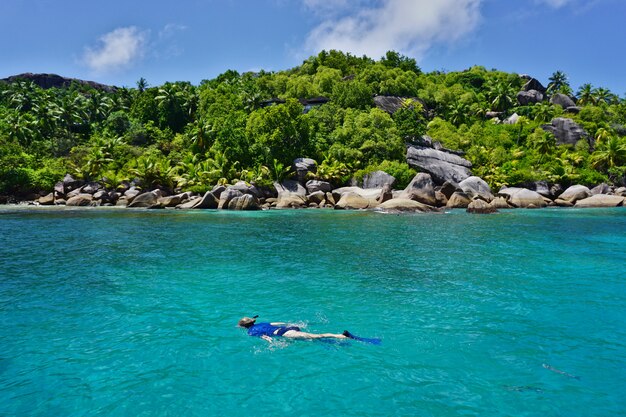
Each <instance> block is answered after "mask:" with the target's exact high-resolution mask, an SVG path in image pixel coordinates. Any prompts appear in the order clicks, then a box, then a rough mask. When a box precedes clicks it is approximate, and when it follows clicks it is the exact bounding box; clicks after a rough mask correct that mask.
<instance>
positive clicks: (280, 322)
mask: <svg viewBox="0 0 626 417" xmlns="http://www.w3.org/2000/svg"><path fill="white" fill-rule="evenodd" d="M270 324H271V325H272V326H287V323H283V322H282V321H277V322H275V323H270Z"/></svg>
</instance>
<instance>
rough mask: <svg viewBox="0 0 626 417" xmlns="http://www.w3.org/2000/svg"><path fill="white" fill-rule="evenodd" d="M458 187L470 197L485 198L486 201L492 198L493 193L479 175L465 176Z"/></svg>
mask: <svg viewBox="0 0 626 417" xmlns="http://www.w3.org/2000/svg"><path fill="white" fill-rule="evenodd" d="M459 187H460V188H461V190H463V192H464V193H465V194H467V195H468V196H469V197H470V198H471V199H476V198H480V199H481V200H485V201H486V202H487V203H489V202H491V200H493V194H492V193H491V188H490V187H489V184H487V183H486V182H485V180H483V179H482V178H480V177H476V176H472V177H469V178H466V179H464V180H463V181H461V182H460V183H459Z"/></svg>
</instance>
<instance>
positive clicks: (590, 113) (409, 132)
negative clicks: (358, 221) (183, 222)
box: [0, 51, 626, 194]
mask: <svg viewBox="0 0 626 417" xmlns="http://www.w3.org/2000/svg"><path fill="white" fill-rule="evenodd" d="M523 83H524V80H523V79H522V78H520V77H519V76H518V75H517V74H508V73H504V72H500V71H496V70H486V69H485V68H482V67H473V68H470V69H468V70H466V71H463V72H451V73H442V72H433V73H423V72H422V71H421V70H420V68H419V67H418V66H417V64H416V62H415V60H413V59H411V58H408V57H404V56H401V55H399V54H397V53H395V52H389V53H387V54H386V56H385V57H383V58H382V59H380V60H378V61H375V60H372V59H370V58H367V57H355V56H352V55H350V54H344V53H341V52H337V51H330V52H322V53H320V54H319V55H317V56H313V57H311V58H309V59H307V60H306V61H304V62H303V64H302V65H301V66H299V67H297V68H293V69H291V70H287V71H281V72H275V73H270V72H263V71H261V72H259V73H245V74H238V73H237V72H234V71H227V72H225V73H224V74H221V75H220V76H218V77H217V78H215V79H212V80H205V81H203V82H202V83H201V84H200V85H199V86H194V85H191V84H190V83H187V82H174V83H166V84H164V85H161V86H154V87H150V86H148V85H147V83H146V81H145V80H144V79H141V80H139V82H138V83H137V88H132V89H129V88H121V89H118V90H117V91H115V92H113V93H105V92H102V91H97V90H93V89H89V88H88V87H85V86H82V85H78V84H76V85H73V86H72V87H71V88H66V89H48V90H44V89H41V88H38V87H36V86H35V85H33V84H32V83H29V82H25V81H21V82H17V83H12V84H0V194H17V193H27V192H32V191H39V190H50V189H51V188H52V187H53V185H54V183H55V182H56V181H58V180H60V179H61V178H62V177H63V175H64V174H65V173H67V172H69V173H71V174H73V175H75V176H78V177H80V178H83V179H86V180H102V181H104V182H106V183H107V184H109V185H110V186H111V187H115V186H116V185H117V184H119V183H121V182H122V181H125V180H129V179H133V178H138V179H140V180H141V181H142V182H143V184H144V185H145V186H157V185H159V186H165V187H180V188H183V189H187V190H195V191H202V190H206V189H209V188H211V187H212V186H213V185H214V184H216V183H231V182H233V181H235V180H239V179H241V180H245V181H249V182H256V183H259V184H262V185H263V184H265V185H267V184H270V183H271V181H273V180H277V179H282V178H285V177H287V176H288V175H289V172H288V171H289V166H290V165H291V162H292V161H293V159H294V158H296V157H311V158H314V159H315V160H317V161H318V163H319V171H318V174H317V175H318V177H319V178H321V179H324V180H328V181H332V182H333V183H335V184H336V185H339V184H341V183H343V182H345V181H346V180H348V179H349V178H351V177H352V176H354V175H356V176H357V177H361V176H362V175H364V174H365V173H367V172H371V171H374V170H376V169H384V170H386V171H387V172H389V173H391V174H393V175H396V176H397V177H398V178H399V179H400V180H401V181H400V182H401V183H402V184H404V183H406V182H408V181H409V180H410V178H411V177H412V175H413V174H414V171H413V170H412V169H410V168H409V167H408V165H407V164H406V161H405V143H406V142H407V141H411V140H412V138H415V137H419V136H421V135H422V134H424V133H427V134H428V135H430V136H431V137H433V138H434V139H436V140H439V141H441V142H442V143H443V144H444V146H446V147H448V148H452V149H459V150H462V151H465V152H466V155H467V158H468V159H469V160H470V161H471V162H472V163H473V164H474V167H475V168H474V173H475V174H476V175H479V176H481V177H483V178H484V179H485V180H487V181H488V182H489V183H490V184H491V185H492V186H494V187H499V186H501V185H504V184H509V185H514V184H522V183H525V182H529V181H534V180H548V181H550V182H559V183H563V184H569V183H574V182H578V183H587V184H594V183H599V182H602V181H613V182H618V181H623V178H624V174H625V173H626V139H625V135H626V127H625V125H626V101H624V100H623V99H620V98H618V97H617V96H616V95H614V94H612V93H611V92H610V91H608V90H606V89H603V88H594V87H593V86H591V85H589V84H585V85H583V86H582V87H580V89H579V90H578V91H577V92H576V94H575V95H573V92H572V89H571V87H570V86H569V84H568V82H567V77H566V75H565V74H563V73H562V72H560V71H557V72H555V73H554V75H553V76H552V77H551V78H550V84H549V85H548V91H549V93H555V92H562V93H566V94H570V95H573V96H574V97H575V98H576V99H577V104H578V105H579V106H581V108H582V109H581V111H580V113H578V114H576V115H573V114H569V113H567V114H564V111H563V109H562V108H561V107H559V106H554V105H551V104H549V103H548V102H543V103H539V104H535V105H530V106H518V105H517V100H516V94H517V92H518V91H519V90H520V89H521V87H522V85H523ZM374 95H393V96H400V97H405V98H407V99H405V100H404V101H403V105H402V107H401V109H400V110H398V111H396V112H395V113H394V114H393V115H390V114H389V113H387V112H385V111H383V110H380V109H378V108H376V107H375V106H374V102H373V96H374ZM319 96H323V97H327V98H329V99H330V101H329V102H328V103H326V104H323V105H321V106H314V107H313V108H311V109H309V108H306V109H305V108H304V107H303V105H302V104H301V101H300V100H302V99H310V98H315V97H319ZM411 98H419V100H415V99H411ZM271 99H281V100H280V102H278V100H274V101H268V100H271ZM270 103H273V104H272V105H269V104H270ZM305 110H306V111H305ZM492 111H498V112H502V115H501V116H500V119H504V118H505V117H507V116H508V115H511V114H513V113H517V114H518V115H520V116H521V117H520V119H519V120H518V122H517V123H516V124H512V125H507V124H499V123H495V122H494V121H492V120H489V119H488V118H487V113H488V112H492ZM556 116H563V117H570V118H573V119H574V120H575V121H576V122H577V123H579V124H580V125H581V126H583V127H584V128H585V129H586V131H587V132H589V134H590V135H591V136H592V137H593V138H594V139H595V143H594V146H590V145H589V144H588V143H587V142H586V141H581V142H580V143H578V144H577V145H576V146H557V145H556V143H555V140H554V137H553V136H552V135H551V134H549V133H546V132H544V131H543V130H542V129H541V128H540V125H541V124H543V123H546V122H549V121H550V120H551V119H552V118H553V117H556ZM402 184H400V185H402Z"/></svg>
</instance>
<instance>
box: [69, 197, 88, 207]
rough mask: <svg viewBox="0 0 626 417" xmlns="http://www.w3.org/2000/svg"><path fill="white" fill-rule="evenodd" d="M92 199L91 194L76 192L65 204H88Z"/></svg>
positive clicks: (82, 205)
mask: <svg viewBox="0 0 626 417" xmlns="http://www.w3.org/2000/svg"><path fill="white" fill-rule="evenodd" d="M92 201H93V196H92V195H91V194H78V195H77V196H74V197H71V198H69V199H68V200H67V202H66V203H65V205H66V206H81V207H84V206H90V205H91V202H92Z"/></svg>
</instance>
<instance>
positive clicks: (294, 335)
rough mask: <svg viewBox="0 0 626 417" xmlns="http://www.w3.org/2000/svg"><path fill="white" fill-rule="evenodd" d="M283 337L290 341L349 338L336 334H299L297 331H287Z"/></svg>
mask: <svg viewBox="0 0 626 417" xmlns="http://www.w3.org/2000/svg"><path fill="white" fill-rule="evenodd" d="M283 337H288V338H290V339H347V338H348V337H347V336H344V335H342V334H336V333H318V334H316V333H307V332H299V331H297V330H287V331H286V332H285V334H283Z"/></svg>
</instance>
